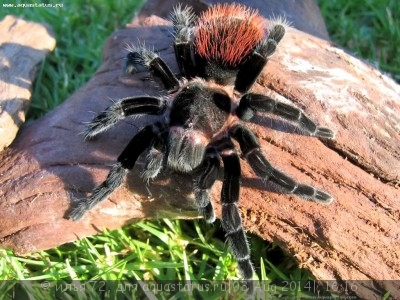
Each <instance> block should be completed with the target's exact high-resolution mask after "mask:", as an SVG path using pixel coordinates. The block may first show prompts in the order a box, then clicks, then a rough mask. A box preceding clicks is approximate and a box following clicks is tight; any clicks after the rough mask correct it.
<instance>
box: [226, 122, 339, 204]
mask: <svg viewBox="0 0 400 300" xmlns="http://www.w3.org/2000/svg"><path fill="white" fill-rule="evenodd" d="M230 134H231V136H232V137H233V138H234V139H236V140H237V141H238V143H239V145H240V148H241V150H242V153H243V156H244V157H245V158H246V159H247V161H248V162H249V164H250V166H251V167H252V169H253V170H254V172H255V173H256V174H257V175H258V176H260V177H261V178H264V179H267V180H269V181H271V182H273V183H275V184H277V185H278V186H279V187H280V188H282V189H283V190H284V191H285V192H287V193H290V194H294V195H296V196H299V197H302V198H306V199H310V200H313V201H315V202H318V203H323V204H329V203H331V202H332V201H333V198H332V196H331V195H329V194H328V193H326V192H323V191H320V190H318V189H316V188H315V187H313V186H311V185H307V184H302V183H298V182H296V181H295V180H294V179H292V178H291V177H289V176H288V175H286V174H285V173H283V172H281V171H279V170H277V169H275V168H274V167H273V166H272V165H271V164H270V163H269V162H268V160H267V159H266V158H265V156H264V155H263V153H262V152H261V150H260V146H259V144H258V141H257V138H256V136H255V135H254V134H253V133H252V132H251V130H250V129H248V128H247V127H245V126H244V125H241V124H238V125H236V126H234V127H233V128H232V129H231V132H230Z"/></svg>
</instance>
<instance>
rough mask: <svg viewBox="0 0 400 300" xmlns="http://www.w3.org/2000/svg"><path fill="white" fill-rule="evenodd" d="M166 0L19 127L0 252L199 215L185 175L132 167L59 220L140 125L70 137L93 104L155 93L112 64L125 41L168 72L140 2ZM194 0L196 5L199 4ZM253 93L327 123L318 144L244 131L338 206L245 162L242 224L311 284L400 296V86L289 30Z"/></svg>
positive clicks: (160, 26)
mask: <svg viewBox="0 0 400 300" xmlns="http://www.w3.org/2000/svg"><path fill="white" fill-rule="evenodd" d="M164 2H165V1H164ZM164 2H163V1H161V2H159V1H150V2H148V4H147V5H146V6H145V7H144V8H143V10H142V13H141V14H140V15H139V16H138V17H136V18H135V19H134V20H133V22H132V24H131V25H129V26H128V27H127V28H125V29H121V30H118V31H117V32H115V33H114V34H113V35H112V36H111V37H110V38H109V39H108V41H107V43H106V46H105V49H104V57H103V64H102V66H101V67H100V68H99V70H98V71H97V72H96V74H95V75H94V76H93V78H92V80H90V81H89V82H88V83H87V84H86V85H85V86H84V87H82V88H81V89H80V90H79V91H77V92H76V93H75V94H74V95H73V96H71V97H70V98H69V99H67V101H66V102H65V103H63V104H62V105H60V106H59V107H58V108H56V109H55V110H54V111H52V112H50V113H49V114H47V115H46V116H44V117H43V118H41V119H40V120H37V121H35V122H31V123H30V124H27V125H26V126H24V128H23V130H21V132H20V134H19V136H18V138H17V139H16V141H15V142H14V143H13V144H12V145H11V146H10V147H9V148H8V149H6V150H5V151H4V152H3V153H1V154H0V159H1V161H2V164H1V166H0V174H1V177H0V184H1V192H0V201H1V202H0V228H1V229H0V239H1V240H0V243H1V245H2V246H3V247H8V248H11V249H13V250H14V251H16V252H17V253H21V254H23V253H27V252H33V251H38V250H41V249H47V248H51V247H54V246H57V245H59V244H62V243H66V242H69V241H73V240H76V239H77V238H81V237H84V236H88V235H92V234H95V233H97V232H99V230H101V229H102V228H105V227H106V228H109V229H113V228H117V227H119V226H122V225H124V224H126V223H130V222H134V221H135V220H137V219H143V218H160V217H169V218H195V217H198V214H197V209H196V208H195V206H194V204H193V198H192V194H191V191H192V189H191V180H190V178H189V179H188V178H187V176H181V175H176V174H171V173H168V172H167V173H164V174H163V175H162V176H161V178H160V179H158V180H156V181H154V182H151V183H150V184H149V186H148V187H146V186H145V184H144V183H143V181H142V179H141V178H140V177H139V174H140V170H141V168H142V166H143V162H142V161H139V162H138V164H137V167H135V168H134V170H133V171H132V172H131V173H130V174H128V176H127V179H126V181H125V183H124V185H123V186H122V187H121V188H119V189H117V190H116V191H115V192H114V193H113V194H112V195H111V196H110V197H109V199H108V200H106V201H104V202H103V203H101V204H99V205H98V206H96V207H95V208H94V209H93V210H92V211H90V212H89V213H87V214H86V215H85V216H84V218H83V220H82V221H79V222H72V221H70V220H67V219H65V213H66V211H67V210H68V209H69V207H70V203H71V200H74V199H77V198H82V197H85V196H86V195H88V194H89V193H90V192H91V190H92V189H93V188H94V187H95V186H97V185H98V184H99V183H100V182H102V181H103V180H104V179H105V177H106V176H107V173H108V171H109V169H110V166H111V164H113V162H114V161H115V160H116V157H117V156H118V155H119V153H120V152H121V151H122V149H123V148H124V147H125V145H126V144H127V143H128V141H129V140H130V138H131V137H132V136H133V135H134V134H135V133H136V132H137V130H138V128H141V127H142V126H143V124H144V122H145V121H146V118H139V119H134V120H128V121H124V122H120V123H119V124H118V125H116V126H115V128H113V129H111V130H110V131H108V132H107V133H105V134H102V135H101V136H99V138H98V139H96V140H94V141H90V142H84V141H83V138H82V135H80V133H81V132H82V131H84V129H85V125H84V122H87V121H89V120H91V119H92V117H93V116H94V115H93V113H91V112H95V114H96V113H99V112H101V111H102V110H104V109H105V108H106V107H108V106H109V105H110V104H111V101H110V99H112V100H117V99H119V98H122V97H127V96H134V95H143V94H148V95H159V94H160V88H155V87H154V82H151V81H148V80H145V77H146V75H147V74H146V73H145V72H143V73H142V72H139V73H137V74H135V75H133V76H132V75H130V76H128V75H126V74H124V73H123V72H122V66H123V63H124V59H123V58H124V56H125V54H126V52H125V51H124V48H125V46H126V44H132V43H136V42H137V41H146V45H147V46H148V47H150V48H151V49H153V48H154V50H155V51H157V52H159V53H160V56H161V57H162V58H164V59H165V60H166V61H167V63H168V64H169V65H171V66H172V69H173V70H174V71H175V72H177V70H178V68H177V65H176V62H175V59H174V53H173V48H172V47H171V42H172V36H171V34H170V31H171V28H170V24H169V23H168V22H167V21H165V20H163V19H161V18H159V17H157V16H151V17H145V16H147V12H148V9H149V8H151V7H158V9H157V11H158V12H162V13H164V12H165V11H166V9H167V7H164V6H161V5H162V4H160V3H164ZM191 2H192V3H194V4H195V7H196V8H198V7H200V9H204V5H206V4H205V3H209V2H207V1H206V2H204V1H194V0H193V1H191ZM289 2H291V1H289ZM154 3H155V4H160V6H157V5H155V4H154ZM169 3H170V2H169ZM291 3H292V2H291ZM296 3H297V2H296ZM152 5H153V6H152ZM170 5H173V3H170ZM288 7H289V6H288ZM288 9H289V8H288ZM168 10H170V7H168ZM153 11H154V10H153ZM261 12H262V13H265V10H261ZM266 15H267V16H268V13H266ZM254 90H255V91H257V92H260V93H265V94H268V95H271V96H272V97H274V98H276V99H279V100H281V101H283V102H287V103H293V104H294V105H296V106H298V107H300V108H302V109H303V110H304V111H306V112H307V114H308V115H310V116H311V117H312V118H313V119H314V120H316V121H317V122H318V123H319V124H321V125H323V126H326V127H329V128H331V129H333V130H335V132H336V138H335V140H333V141H329V142H323V141H321V140H318V139H315V138H311V137H307V136H304V135H301V134H300V133H299V132H298V131H297V130H296V127H295V126H294V125H292V124H290V123H288V122H285V121H283V120H281V119H275V118H272V117H270V116H269V115H262V116H259V117H257V118H256V119H255V121H254V122H253V123H252V124H251V125H249V126H250V127H251V129H252V130H253V131H254V132H255V133H256V135H257V136H258V138H259V140H260V144H261V146H262V149H263V150H264V153H265V154H266V156H267V157H268V159H269V160H270V162H271V163H272V164H273V165H274V166H276V167H277V168H279V169H280V170H282V171H284V172H286V173H287V174H289V175H290V176H292V177H293V178H295V179H297V180H298V181H300V182H304V183H308V184H312V185H314V186H316V187H317V188H320V189H323V190H326V191H328V192H329V193H331V194H332V195H333V196H334V198H335V201H334V202H333V204H331V205H328V206H323V205H319V204H316V203H312V202H308V201H304V200H302V199H299V198H296V197H294V196H292V195H289V194H282V193H279V192H277V191H276V189H274V187H273V186H272V185H270V184H269V183H268V182H267V183H265V182H263V180H261V179H259V178H257V177H256V176H255V175H254V174H253V173H252V171H251V170H250V168H249V167H248V165H247V164H246V163H245V162H244V161H243V162H242V172H243V179H242V187H243V188H242V190H241V200H240V203H239V206H240V208H241V212H242V217H243V220H244V225H245V228H246V229H247V231H249V232H254V233H256V234H258V235H260V236H261V237H263V238H264V239H266V240H269V241H272V242H274V243H276V244H277V245H279V246H280V247H281V248H282V249H284V250H285V251H286V252H287V253H288V254H289V255H291V256H293V257H294V258H295V259H296V260H297V261H298V263H299V264H300V266H301V267H304V268H306V269H308V270H310V271H311V272H312V274H313V275H314V276H315V277H316V278H317V279H318V280H338V281H343V280H365V281H360V282H357V283H356V286H357V288H356V289H355V291H349V292H350V293H352V294H355V295H357V296H359V297H361V298H364V299H380V297H381V295H382V291H385V290H386V291H390V292H391V296H392V297H393V299H395V298H399V297H400V292H399V289H400V281H399V280H400V260H399V253H400V246H399V245H400V243H399V242H400V226H398V225H399V219H400V202H399V199H400V189H399V174H400V127H399V124H400V117H399V116H400V97H399V95H400V87H399V85H397V84H396V83H395V82H394V81H393V80H392V79H390V78H388V77H387V76H385V75H383V74H382V73H381V72H379V71H378V70H376V69H374V68H373V67H372V66H370V65H368V64H366V63H365V62H362V61H360V60H358V59H356V58H354V57H353V56H351V55H349V54H347V53H346V52H345V51H343V50H342V49H340V48H338V47H337V46H336V45H334V44H332V43H331V42H329V41H326V40H322V39H319V38H316V37H314V36H311V35H309V34H306V33H304V32H300V31H298V30H296V29H294V28H292V29H290V30H289V32H288V33H287V35H286V36H285V38H284V40H283V41H282V42H281V43H280V44H279V47H278V49H277V53H276V55H275V56H274V57H273V58H272V59H271V61H270V62H269V63H268V65H267V67H266V68H265V70H264V72H263V74H262V76H261V77H260V78H259V80H258V81H257V84H256V86H255V87H254ZM161 93H162V92H161ZM220 189H221V182H220V181H219V182H217V184H215V186H214V187H213V189H212V199H213V200H214V203H215V204H216V209H217V214H218V215H220V206H219V202H220V201H219V198H220ZM60 232H62V234H60ZM383 280H391V281H383ZM394 280H398V281H397V282H395V281H394Z"/></svg>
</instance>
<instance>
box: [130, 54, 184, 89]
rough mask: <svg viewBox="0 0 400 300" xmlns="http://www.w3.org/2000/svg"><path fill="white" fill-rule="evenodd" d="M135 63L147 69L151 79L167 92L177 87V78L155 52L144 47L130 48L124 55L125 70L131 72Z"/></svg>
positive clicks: (134, 68) (134, 67)
mask: <svg viewBox="0 0 400 300" xmlns="http://www.w3.org/2000/svg"><path fill="white" fill-rule="evenodd" d="M137 65H142V66H144V67H145V68H146V69H148V70H149V72H150V74H151V76H152V77H153V79H154V80H155V81H158V82H160V83H161V84H162V85H163V87H164V88H165V89H166V90H167V91H168V92H169V93H173V92H175V91H177V90H178V89H179V80H178V78H176V76H175V75H174V74H173V73H172V71H171V69H170V68H169V67H168V65H167V64H166V63H165V62H164V61H163V60H162V58H161V57H160V56H158V55H157V54H156V53H155V52H153V51H150V50H147V49H146V48H144V47H137V48H136V47H132V48H130V49H129V53H128V54H127V56H126V65H125V70H126V71H127V72H132V70H136V66H137Z"/></svg>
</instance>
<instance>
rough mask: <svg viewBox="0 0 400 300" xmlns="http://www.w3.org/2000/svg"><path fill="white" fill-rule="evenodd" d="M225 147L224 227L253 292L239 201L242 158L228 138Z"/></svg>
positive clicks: (243, 275) (222, 192)
mask: <svg viewBox="0 0 400 300" xmlns="http://www.w3.org/2000/svg"><path fill="white" fill-rule="evenodd" d="M227 141H228V143H226V146H227V147H225V148H224V149H221V150H220V151H219V153H220V155H221V157H222V161H223V164H224V181H223V184H222V191H221V202H222V219H221V223H222V228H223V229H224V230H225V232H226V237H227V241H228V243H229V245H230V247H231V249H232V253H233V255H234V256H235V258H236V259H237V262H238V265H239V271H240V273H241V276H242V278H243V279H244V280H245V281H246V283H247V285H248V288H249V292H252V289H253V288H252V282H251V279H252V278H253V274H254V270H253V266H252V264H251V261H250V248H249V244H248V242H247V238H246V234H245V232H244V230H243V226H242V219H241V217H240V213H239V209H238V206H237V202H238V201H239V190H240V176H241V171H240V159H239V156H238V155H237V153H236V152H235V149H234V145H233V143H232V142H231V141H230V140H228V139H227Z"/></svg>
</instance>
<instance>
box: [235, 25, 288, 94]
mask: <svg viewBox="0 0 400 300" xmlns="http://www.w3.org/2000/svg"><path fill="white" fill-rule="evenodd" d="M285 26H286V25H285V24H284V22H280V21H277V22H271V25H270V28H269V29H268V37H267V38H266V39H264V40H262V41H261V42H260V43H259V44H258V45H257V47H256V48H255V50H254V51H253V52H252V53H251V54H250V55H249V57H248V58H247V60H246V61H245V62H244V63H243V65H242V66H241V67H240V69H239V72H238V74H237V76H236V81H235V89H236V90H237V91H238V92H239V93H242V94H244V93H246V92H247V91H248V90H249V89H250V88H251V87H252V85H253V84H254V82H255V81H256V80H257V78H258V76H260V73H261V71H262V70H263V68H264V66H265V65H266V64H267V62H268V60H269V58H270V57H271V56H272V54H274V52H275V49H276V47H277V45H278V43H279V42H280V41H281V39H282V38H283V36H284V35H285Z"/></svg>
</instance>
